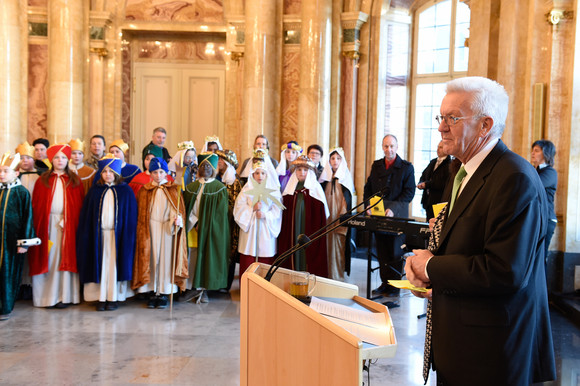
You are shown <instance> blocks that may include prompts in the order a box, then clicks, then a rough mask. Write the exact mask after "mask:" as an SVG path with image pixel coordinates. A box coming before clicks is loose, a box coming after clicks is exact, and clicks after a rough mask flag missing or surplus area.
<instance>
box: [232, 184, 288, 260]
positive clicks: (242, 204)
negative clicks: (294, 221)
mask: <svg viewBox="0 0 580 386" xmlns="http://www.w3.org/2000/svg"><path fill="white" fill-rule="evenodd" d="M268 179H270V177H269V176H268ZM253 186H254V178H253V177H252V176H251V175H250V177H249V179H248V183H247V184H246V185H245V186H244V188H243V189H242V191H241V192H240V194H239V195H238V198H237V199H236V204H235V206H234V219H235V220H236V223H237V224H238V225H239V226H240V239H239V242H238V252H240V253H242V254H244V255H248V256H258V257H272V256H274V255H275V254H276V240H277V238H278V235H279V234H280V228H281V227H282V210H281V209H280V208H279V207H278V206H276V205H275V204H274V203H273V202H272V200H270V199H266V200H264V201H262V209H261V211H262V212H264V213H265V215H266V218H262V219H259V218H257V217H256V212H254V208H253V205H252V199H253V197H252V195H251V194H248V191H250V190H251V189H252V188H253ZM267 186H268V188H271V189H274V192H272V193H271V194H272V195H273V196H274V197H276V198H277V199H278V200H279V201H280V202H281V201H282V195H281V194H280V191H279V190H278V188H277V187H276V186H275V185H274V184H268V185H267Z"/></svg>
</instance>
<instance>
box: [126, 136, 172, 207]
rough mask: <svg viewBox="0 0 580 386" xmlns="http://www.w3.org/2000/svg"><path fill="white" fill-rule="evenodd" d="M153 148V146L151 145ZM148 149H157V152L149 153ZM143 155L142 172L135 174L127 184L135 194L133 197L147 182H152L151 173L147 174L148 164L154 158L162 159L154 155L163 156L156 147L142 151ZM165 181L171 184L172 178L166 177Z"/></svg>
mask: <svg viewBox="0 0 580 386" xmlns="http://www.w3.org/2000/svg"><path fill="white" fill-rule="evenodd" d="M153 146H155V145H153ZM150 149H159V150H155V152H151V151H150ZM143 153H144V154H145V158H143V172H141V173H139V174H137V175H136V176H135V177H133V179H132V180H131V182H129V187H130V188H131V189H133V193H135V197H137V194H138V193H139V190H140V189H141V188H142V187H143V186H145V185H146V184H148V183H149V182H151V181H153V179H152V178H151V173H149V163H150V162H151V160H152V159H153V158H155V157H158V158H163V157H161V156H159V155H156V153H159V154H163V152H162V151H161V148H160V147H157V146H155V147H150V148H149V149H146V150H144V152H143ZM167 181H171V182H173V177H171V176H170V175H168V176H167Z"/></svg>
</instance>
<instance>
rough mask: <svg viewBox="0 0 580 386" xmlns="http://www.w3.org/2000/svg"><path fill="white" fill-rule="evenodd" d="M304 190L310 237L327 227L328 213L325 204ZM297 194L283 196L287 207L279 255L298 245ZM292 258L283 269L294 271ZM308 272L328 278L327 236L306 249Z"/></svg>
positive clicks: (283, 218) (283, 220)
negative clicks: (295, 215) (295, 212)
mask: <svg viewBox="0 0 580 386" xmlns="http://www.w3.org/2000/svg"><path fill="white" fill-rule="evenodd" d="M308 192H309V190H308V189H305V190H304V212H305V214H304V215H305V216H306V223H305V225H306V228H305V230H304V234H305V235H306V236H310V235H311V234H313V233H314V232H316V231H317V230H318V229H320V228H322V227H323V226H325V225H326V213H325V210H324V204H323V203H322V202H320V201H318V200H317V199H315V198H313V197H311V196H310V194H308ZM296 196H297V193H296V192H294V194H293V195H289V194H287V195H285V196H283V204H284V206H285V207H286V209H284V211H283V212H282V230H281V231H280V236H278V255H280V254H282V253H284V252H286V251H287V250H288V249H290V248H292V246H294V244H296V238H297V237H298V235H295V234H294V207H295V202H296ZM292 260H293V259H292V257H290V258H288V259H287V260H286V262H285V263H284V264H282V266H283V267H286V268H290V269H294V268H293V261H292ZM306 270H307V271H308V272H310V273H312V274H314V275H316V276H322V277H328V263H327V256H326V236H324V237H321V238H320V239H318V240H316V241H315V242H313V243H312V244H310V245H309V246H308V247H306Z"/></svg>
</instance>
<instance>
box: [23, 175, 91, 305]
mask: <svg viewBox="0 0 580 386" xmlns="http://www.w3.org/2000/svg"><path fill="white" fill-rule="evenodd" d="M63 214H64V186H63V182H62V178H57V183H56V186H55V189H54V193H53V199H52V205H51V207H50V219H49V221H48V227H49V231H48V238H49V240H50V241H51V242H52V248H50V251H49V253H48V272H47V273H44V274H42V275H34V276H33V277H32V299H33V303H34V306H35V307H52V306H54V305H55V304H57V303H59V302H62V303H65V304H68V303H74V304H78V303H79V302H80V281H79V274H78V273H74V272H68V271H59V270H58V267H59V266H60V262H61V258H62V254H61V251H60V249H61V244H62V227H61V226H60V222H61V221H63V219H64V216H63Z"/></svg>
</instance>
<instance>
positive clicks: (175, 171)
mask: <svg viewBox="0 0 580 386" xmlns="http://www.w3.org/2000/svg"><path fill="white" fill-rule="evenodd" d="M177 149H178V150H177V153H175V155H174V156H173V158H172V159H171V161H169V163H168V164H167V166H168V167H169V174H170V175H171V176H172V177H173V178H174V179H175V181H177V184H179V185H181V190H185V187H186V186H187V185H188V184H190V183H192V182H193V181H195V179H196V177H197V176H196V174H197V157H196V152H195V147H194V146H193V141H185V142H180V143H179V144H177Z"/></svg>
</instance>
